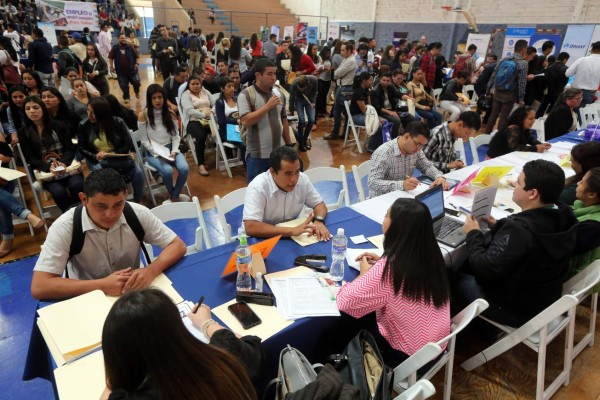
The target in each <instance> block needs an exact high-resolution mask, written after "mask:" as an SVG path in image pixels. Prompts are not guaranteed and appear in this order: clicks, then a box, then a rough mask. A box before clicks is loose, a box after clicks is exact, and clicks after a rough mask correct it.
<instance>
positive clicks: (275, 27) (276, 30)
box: [271, 25, 279, 42]
mask: <svg viewBox="0 0 600 400" xmlns="http://www.w3.org/2000/svg"><path fill="white" fill-rule="evenodd" d="M271 35H277V41H278V42H279V26H278V25H273V26H272V27H271Z"/></svg>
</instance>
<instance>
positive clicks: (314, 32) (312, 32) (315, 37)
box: [306, 26, 319, 44]
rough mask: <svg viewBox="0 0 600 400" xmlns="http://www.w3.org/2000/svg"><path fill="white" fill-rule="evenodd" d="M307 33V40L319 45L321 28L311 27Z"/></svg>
mask: <svg viewBox="0 0 600 400" xmlns="http://www.w3.org/2000/svg"><path fill="white" fill-rule="evenodd" d="M306 31H307V34H306V38H307V39H308V43H314V44H318V42H319V28H317V27H316V26H309V27H308V28H307V30H306Z"/></svg>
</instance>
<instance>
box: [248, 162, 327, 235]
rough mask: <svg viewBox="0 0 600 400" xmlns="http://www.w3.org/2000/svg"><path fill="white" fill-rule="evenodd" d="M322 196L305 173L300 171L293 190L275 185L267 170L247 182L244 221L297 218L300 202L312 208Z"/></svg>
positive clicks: (269, 222) (299, 211)
mask: <svg viewBox="0 0 600 400" xmlns="http://www.w3.org/2000/svg"><path fill="white" fill-rule="evenodd" d="M322 202H323V200H322V199H321V196H320V195H319V193H318V192H317V191H316V189H315V187H314V186H313V185H312V183H311V182H310V180H309V179H308V177H307V176H306V175H304V174H303V173H302V172H300V177H299V178H298V183H297V184H296V187H294V190H292V191H291V192H286V191H283V190H281V189H279V187H278V186H277V184H276V183H275V180H273V176H272V175H271V172H270V171H267V172H263V173H262V174H260V175H258V176H257V177H256V178H254V179H253V180H252V182H250V184H249V185H248V189H247V190H246V197H245V198H244V216H243V218H242V219H243V220H244V221H259V222H264V223H267V224H271V225H276V224H278V223H280V222H285V221H290V220H293V219H296V218H298V216H299V215H300V213H301V212H302V210H303V209H304V206H307V207H309V208H315V207H316V206H317V205H318V204H319V203H322Z"/></svg>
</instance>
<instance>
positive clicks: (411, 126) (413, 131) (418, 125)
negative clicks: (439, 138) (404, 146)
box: [404, 121, 430, 140]
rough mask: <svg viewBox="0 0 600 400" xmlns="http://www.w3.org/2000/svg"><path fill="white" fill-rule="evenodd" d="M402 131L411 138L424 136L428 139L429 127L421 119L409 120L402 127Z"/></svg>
mask: <svg viewBox="0 0 600 400" xmlns="http://www.w3.org/2000/svg"><path fill="white" fill-rule="evenodd" d="M404 132H405V133H408V134H409V135H410V137H411V138H416V137H417V136H424V137H426V138H427V140H429V138H430V136H429V127H428V126H427V124H426V123H425V122H422V121H411V122H409V123H408V124H407V125H406V127H405V128H404Z"/></svg>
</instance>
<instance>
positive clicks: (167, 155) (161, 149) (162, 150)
mask: <svg viewBox="0 0 600 400" xmlns="http://www.w3.org/2000/svg"><path fill="white" fill-rule="evenodd" d="M150 144H151V145H152V150H154V152H155V153H156V154H158V156H159V157H162V158H164V159H166V160H169V161H175V159H174V158H173V157H171V150H169V148H168V147H166V146H163V145H162V144H158V143H157V142H155V141H154V140H152V139H150Z"/></svg>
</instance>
